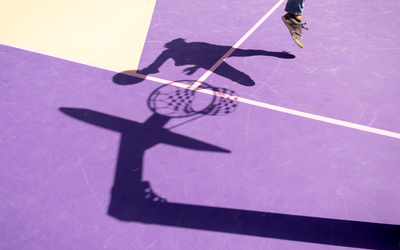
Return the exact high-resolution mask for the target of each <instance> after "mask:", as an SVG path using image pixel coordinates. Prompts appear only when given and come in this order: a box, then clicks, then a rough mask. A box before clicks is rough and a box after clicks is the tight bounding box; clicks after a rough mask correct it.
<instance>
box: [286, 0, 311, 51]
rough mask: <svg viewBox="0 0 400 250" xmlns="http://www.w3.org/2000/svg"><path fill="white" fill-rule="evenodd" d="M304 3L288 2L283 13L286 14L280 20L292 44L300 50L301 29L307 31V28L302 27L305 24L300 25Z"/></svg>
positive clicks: (302, 1)
mask: <svg viewBox="0 0 400 250" xmlns="http://www.w3.org/2000/svg"><path fill="white" fill-rule="evenodd" d="M304 2H305V0H288V2H287V3H286V7H285V11H286V12H287V14H286V15H284V16H283V17H282V20H283V22H284V23H285V25H286V26H287V27H288V29H289V32H290V34H291V35H292V38H293V40H294V42H295V43H296V44H297V45H298V46H299V47H300V48H303V47H304V45H303V39H302V37H301V36H302V30H301V29H306V30H307V28H306V27H304V25H305V23H301V19H302V16H303V10H304Z"/></svg>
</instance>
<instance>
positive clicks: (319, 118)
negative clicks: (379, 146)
mask: <svg viewBox="0 0 400 250" xmlns="http://www.w3.org/2000/svg"><path fill="white" fill-rule="evenodd" d="M0 44H1V45H6V46H9V47H14V48H18V49H23V50H27V51H31V52H34V53H38V54H43V55H50V54H49V53H45V52H40V51H35V50H31V49H26V48H22V47H17V46H13V45H8V44H5V43H0ZM51 56H52V57H55V58H60V59H63V60H68V61H72V62H75V63H80V62H78V61H74V60H71V59H65V58H63V57H59V56H54V55H51ZM82 64H84V65H88V66H91V67H96V68H100V69H104V70H108V71H112V72H118V70H115V69H114V70H113V69H109V68H105V67H97V66H93V64H88V63H82ZM124 74H126V75H131V76H134V77H139V78H143V79H146V80H150V81H153V82H158V83H162V84H169V85H173V86H176V87H180V88H187V89H195V90H196V91H199V92H202V93H206V94H210V95H214V94H215V95H218V96H221V97H224V98H229V99H234V100H237V101H239V102H242V103H247V104H250V105H253V106H258V107H261V108H266V109H270V110H275V111H279V112H282V113H286V114H291V115H295V116H300V117H304V118H308V119H313V120H316V121H321V122H326V123H330V124H334V125H339V126H342V127H347V128H352V129H357V130H361V131H365V132H369V133H373V134H378V135H383V136H387V137H391V138H395V139H400V134H399V133H395V132H391V131H387V130H383V129H377V128H372V127H368V126H364V125H359V124H356V123H351V122H346V121H341V120H337V119H332V118H328V117H324V116H319V115H313V114H309V113H306V112H301V111H297V110H293V109H288V108H282V107H279V106H275V105H271V104H267V103H263V102H258V101H253V100H250V99H246V98H242V97H237V96H230V95H227V94H224V93H216V92H214V91H211V90H209V89H200V88H197V89H196V88H195V87H194V86H193V85H186V84H183V83H179V82H174V81H169V80H165V79H161V78H158V77H154V76H148V75H142V74H138V73H134V72H129V71H125V72H124Z"/></svg>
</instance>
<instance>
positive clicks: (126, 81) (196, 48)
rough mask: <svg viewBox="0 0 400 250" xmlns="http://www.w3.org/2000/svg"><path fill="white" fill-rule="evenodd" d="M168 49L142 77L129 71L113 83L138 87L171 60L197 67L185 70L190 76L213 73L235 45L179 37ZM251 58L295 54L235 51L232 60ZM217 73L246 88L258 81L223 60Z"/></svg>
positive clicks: (288, 57) (292, 56) (143, 71)
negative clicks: (186, 39) (147, 76)
mask: <svg viewBox="0 0 400 250" xmlns="http://www.w3.org/2000/svg"><path fill="white" fill-rule="evenodd" d="M165 48H167V49H166V50H164V51H163V52H162V53H161V54H160V55H159V56H158V57H157V58H156V60H155V61H154V62H153V63H151V64H150V65H149V66H148V67H146V68H144V69H142V70H138V71H137V72H136V73H137V74H140V75H142V77H136V76H135V75H134V74H132V72H131V71H125V72H122V73H119V74H117V75H115V76H114V78H113V81H114V82H115V83H117V84H120V85H131V84H136V83H139V82H141V81H143V80H144V78H145V76H146V75H150V74H156V73H158V72H159V68H160V67H161V65H163V64H164V63H165V62H166V61H167V60H168V59H172V60H174V61H175V65H176V66H183V65H193V66H191V67H188V68H186V69H184V70H183V72H185V73H186V75H192V74H194V73H195V72H196V71H197V70H198V69H200V68H202V69H205V70H209V69H210V68H211V67H213V66H214V64H215V63H216V62H218V61H219V60H221V58H223V57H224V55H225V54H226V53H227V52H228V51H229V50H231V49H232V47H231V46H221V45H215V44H209V43H204V42H192V43H187V42H186V41H185V40H184V39H182V38H178V39H175V40H172V41H171V42H169V43H167V44H165ZM248 56H273V57H278V58H284V59H293V58H295V56H294V55H292V54H290V53H288V52H286V51H283V52H271V51H265V50H252V49H247V50H244V49H235V50H234V51H233V52H232V53H231V54H230V55H229V56H228V57H248ZM213 72H214V73H215V74H217V75H220V76H222V77H225V78H227V79H230V80H232V81H234V82H236V83H239V84H241V85H244V86H253V85H255V82H254V81H253V80H252V79H251V78H250V76H248V75H247V74H245V73H243V72H241V71H239V70H237V69H235V68H234V67H232V66H230V65H229V64H228V63H226V62H225V61H223V62H222V63H221V64H220V65H219V66H218V67H217V68H216V69H215V70H214V71H213Z"/></svg>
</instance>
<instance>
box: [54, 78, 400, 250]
mask: <svg viewBox="0 0 400 250" xmlns="http://www.w3.org/2000/svg"><path fill="white" fill-rule="evenodd" d="M184 83H186V84H189V85H182V84H184ZM192 83H193V81H177V82H173V83H171V84H167V85H163V86H161V87H159V88H157V89H156V90H154V91H153V93H152V94H151V95H150V97H149V98H148V107H149V108H150V109H151V110H152V111H153V112H154V114H153V115H152V116H151V117H149V118H148V119H147V120H146V121H145V122H144V123H139V122H135V121H131V120H127V119H123V118H119V117H115V116H112V115H108V114H103V113H100V112H96V111H93V110H88V109H79V108H60V111H61V112H63V113H64V114H66V115H69V116H71V117H73V118H75V119H78V120H80V121H83V122H86V123H89V124H92V125H96V126H99V127H102V128H106V129H110V130H112V131H117V132H120V133H121V142H120V148H119V153H118V161H117V167H116V174H115V180H114V185H113V188H112V191H111V201H110V205H109V209H108V214H109V215H110V216H112V217H114V218H117V219H119V220H122V221H134V222H141V223H147V224H157V225H165V226H172V227H180V228H190V229H200V230H208V231H214V232H225V233H233V234H240V235H249V236H259V237H268V238H276V239H284V240H293V241H301V242H310V243H319V244H326V245H336V246H346V247H357V248H367V249H399V246H398V244H399V233H400V229H399V226H398V225H389V224H379V223H369V222H357V221H348V220H337V219H327V218H315V217H307V216H296V215H287V214H276V213H267V212H259V211H249V210H239V209H229V208H218V207H208V206H199V205H191V204H179V203H171V202H168V201H167V200H166V199H165V198H164V197H162V196H160V195H157V194H155V193H154V192H153V190H152V189H151V186H150V183H149V182H145V181H142V169H143V155H144V152H145V151H146V150H147V149H149V148H151V147H153V146H155V145H157V144H159V143H165V144H169V145H174V146H178V147H182V148H187V149H192V150H199V151H209V152H219V153H229V152H230V151H229V150H227V149H224V148H221V147H218V146H215V145H211V144H208V143H206V142H202V141H199V140H196V139H193V138H189V137H186V136H183V135H179V134H176V133H173V132H171V131H170V130H169V129H167V128H164V126H165V125H166V124H167V122H168V121H170V120H171V119H173V118H187V117H189V118H191V119H197V118H199V117H201V116H204V115H212V116H217V115H225V114H229V113H232V112H234V111H235V110H236V107H237V104H238V102H237V98H238V97H237V95H236V93H235V92H233V91H230V90H227V89H223V88H216V87H212V86H210V85H208V84H205V83H202V85H200V87H199V88H197V89H191V88H190V84H192ZM184 86H186V87H184Z"/></svg>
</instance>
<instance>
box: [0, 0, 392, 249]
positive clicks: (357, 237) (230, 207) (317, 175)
mask: <svg viewBox="0 0 400 250" xmlns="http://www.w3.org/2000/svg"><path fill="white" fill-rule="evenodd" d="M274 4H275V2H273V1H267V2H265V1H264V2H263V1H258V0H257V1H243V2H235V3H232V2H228V1H201V3H200V2H199V1H166V0H158V2H157V5H156V10H155V13H154V15H153V20H152V23H151V27H150V31H149V34H148V37H147V41H146V44H145V48H144V51H143V55H142V58H141V62H140V67H139V69H143V68H145V67H147V66H149V65H150V64H151V63H152V62H153V61H154V60H155V58H156V57H157V56H159V55H160V54H161V52H162V51H163V50H164V48H163V46H164V44H166V43H167V42H169V41H171V40H173V39H176V38H185V39H187V42H205V43H208V44H213V45H224V46H229V45H233V44H235V43H236V42H237V41H238V40H239V39H240V38H241V37H242V35H243V34H244V33H246V32H247V31H248V30H249V29H250V28H251V27H252V26H253V24H254V23H256V22H257V21H258V20H259V19H260V18H261V17H262V16H263V15H264V14H265V13H266V12H267V11H268V10H269V9H270V8H271V7H272V6H273V5H274ZM399 5H400V3H398V2H397V1H391V2H390V3H389V2H385V3H376V1H369V0H368V1H363V2H357V3H355V2H353V1H324V3H315V2H314V3H313V2H307V5H306V12H305V16H304V18H305V19H304V20H305V21H306V22H307V23H308V27H309V30H308V31H304V33H303V34H304V43H305V48H304V49H302V50H300V49H298V48H297V46H296V45H295V44H294V43H293V41H292V40H291V38H290V36H289V33H288V31H287V30H286V27H285V26H284V25H283V23H282V22H281V20H280V16H281V15H282V14H283V11H282V9H283V6H281V7H280V8H279V9H278V10H277V11H276V12H275V13H273V14H272V15H271V16H270V17H269V18H268V19H267V20H266V22H265V23H264V24H263V25H262V26H261V27H260V28H259V29H258V30H256V31H255V32H254V34H252V35H251V36H250V37H249V38H248V40H246V42H245V43H244V44H243V46H241V48H242V49H253V50H266V51H272V52H280V51H283V50H289V51H291V52H292V54H294V55H295V56H296V58H295V59H281V58H276V57H271V56H251V57H236V58H228V59H227V60H226V62H227V63H228V64H230V65H231V66H233V67H234V68H236V69H237V70H239V71H242V72H244V73H245V74H247V75H249V76H250V77H251V79H252V80H253V81H254V82H255V85H254V86H251V87H249V86H242V85H239V84H237V83H235V82H233V81H231V80H229V79H227V78H224V77H221V76H219V75H212V76H211V77H210V78H208V79H207V80H206V82H207V83H209V84H211V85H213V86H216V87H223V88H226V89H231V90H233V91H235V92H236V93H238V94H239V96H241V97H246V98H249V99H253V100H258V101H263V102H266V103H270V104H274V105H278V106H281V107H286V108H291V109H295V110H300V111H304V112H308V113H312V114H318V115H322V116H326V117H330V118H336V119H340V120H343V121H348V122H353V123H357V124H362V125H368V126H372V127H375V128H380V129H384V130H388V131H393V132H397V133H400V116H399V111H398V107H399V106H400V97H399V96H400V95H399V91H400V89H399V84H398V82H399V79H400V74H399V66H398V65H397V64H396V62H397V61H398V57H399V53H400V44H399V43H398V38H399V34H398V33H394V30H396V27H397V23H398V21H397V19H396V18H395V16H396V15H395V14H396V11H395V10H396V9H398V8H399V7H400V6H399ZM371 15H373V18H371ZM206 53H207V52H205V54H206ZM203 54H204V53H203ZM205 58H207V57H205ZM0 60H1V63H0V67H1V68H0V77H1V79H0V81H1V87H0V98H1V101H2V104H1V109H0V119H1V120H0V121H1V123H0V124H1V129H0V150H1V151H0V152H1V154H0V167H1V170H2V173H3V174H2V176H1V177H0V183H1V184H0V187H1V188H0V192H1V193H0V197H1V202H0V212H1V216H0V225H1V226H0V230H1V235H2V236H0V249H101V248H104V249H345V248H344V247H341V246H345V247H346V246H347V247H353V248H356V247H361V248H378V249H379V248H380V249H396V248H395V247H396V242H395V239H394V238H391V237H392V236H391V234H392V233H395V230H396V228H395V227H392V226H390V225H399V224H400V221H399V218H400V205H399V204H400V192H399V190H400V182H399V179H400V172H399V169H398V166H399V163H400V154H399V152H400V141H399V140H398V139H393V138H389V137H384V136H379V135H375V134H370V133H367V132H362V131H358V130H353V129H349V128H344V127H340V126H336V125H331V124H326V123H323V122H318V121H314V120H309V119H305V118H301V117H296V116H292V115H288V114H284V113H279V112H276V111H271V110H267V109H262V108H259V107H254V106H250V105H247V104H239V106H238V107H237V110H236V111H235V112H233V113H230V114H227V115H225V116H204V117H201V118H199V119H196V120H193V121H189V122H187V123H184V124H182V125H180V126H176V125H179V124H181V123H183V122H184V121H188V119H190V118H185V119H178V118H174V119H171V120H169V121H166V120H163V119H162V118H160V117H156V116H154V115H153V113H152V111H151V110H150V109H149V108H148V107H147V99H148V97H149V95H150V94H151V93H152V92H153V91H154V90H155V89H156V88H157V87H159V86H160V84H159V83H154V82H151V81H143V82H141V83H139V84H136V85H130V86H119V85H116V84H115V83H113V81H112V79H113V77H114V75H115V72H109V71H105V70H102V69H98V68H94V67H89V66H84V65H80V64H77V63H72V62H68V61H65V60H61V59H56V58H52V57H48V56H43V55H39V54H35V53H31V52H27V51H23V50H18V49H14V48H10V47H6V46H0ZM204 60H206V59H204ZM189 66H190V65H186V66H175V65H174V62H173V61H172V60H168V61H166V62H165V63H164V64H163V65H162V66H161V67H160V68H159V71H160V72H159V73H157V74H154V76H157V77H160V78H163V79H169V80H183V79H190V80H196V79H198V78H199V77H200V76H201V75H202V74H203V73H204V72H205V70H204V69H198V70H197V72H195V73H194V74H193V75H192V76H187V75H185V74H184V73H182V70H183V69H185V68H187V67H189ZM62 107H64V109H62V110H59V109H60V108H62ZM94 111H95V112H94ZM96 112H97V113H96ZM150 117H152V120H148V119H149V118H150ZM75 118H77V119H75ZM120 118H122V119H120ZM146 121H147V122H146ZM165 122H167V123H166V124H165V125H164V126H163V127H162V125H163V123H165ZM89 123H91V124H89ZM93 124H95V125H93ZM99 126H102V127H103V128H101V127H99ZM175 126H176V127H175ZM105 127H107V128H105ZM171 127H174V128H173V129H171V130H169V131H167V132H168V133H171V134H168V135H167V136H166V135H165V134H163V133H166V130H162V128H167V129H168V128H171ZM141 129H145V130H146V132H145V133H140V131H141ZM149 131H150V132H149ZM172 133H173V134H172ZM121 135H122V137H123V138H124V139H123V141H122V142H121V144H120V139H121ZM138 138H139V139H138ZM171 138H172V139H171ZM158 142H161V143H159V144H157V143H158ZM153 145H154V146H153ZM120 147H121V148H120ZM131 148H132V154H130V153H129V152H130V150H131ZM121 149H122V150H121ZM226 151H229V153H228V152H226ZM121 152H122V153H121ZM118 154H120V155H119V156H120V157H118ZM121 155H122V156H121ZM135 157H136V158H135ZM141 159H142V160H143V162H141ZM130 162H133V163H132V168H133V170H132V172H131V173H133V174H132V178H136V179H135V180H140V175H137V174H140V171H142V174H143V176H142V181H147V182H149V183H150V185H151V187H152V188H153V190H154V192H155V193H156V194H158V195H160V196H162V197H163V198H165V199H166V200H167V202H165V203H161V202H158V203H154V202H149V201H148V200H147V201H145V200H144V199H143V198H140V195H143V194H142V193H141V192H142V189H141V188H143V186H144V184H137V185H136V184H132V186H129V188H130V189H132V190H133V191H131V193H129V192H127V193H124V194H123V195H121V192H123V190H124V185H125V187H127V186H126V185H131V184H129V183H128V184H127V182H126V181H125V179H124V177H126V176H127V177H129V173H128V174H122V175H121V176H120V177H118V173H117V174H116V170H117V169H118V170H121V169H122V170H123V168H124V164H128V165H129V163H130ZM130 166H131V165H129V166H128V167H130ZM135 166H140V170H137V168H134V167H135ZM117 172H118V171H117ZM128 179H129V178H128ZM135 183H136V182H135ZM140 183H141V182H140ZM113 186H114V191H113V194H112V195H111V189H112V187H113ZM116 186H117V187H118V188H115V187H116ZM121 190H122V191H121ZM121 197H122V198H121ZM126 197H129V199H127V198H126ZM110 204H111V207H110V209H109V206H110ZM124 204H125V205H124ZM116 218H119V220H118V219H116ZM123 220H125V221H123ZM149 223H151V224H149ZM379 224H384V225H379ZM347 249H349V248H347Z"/></svg>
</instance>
